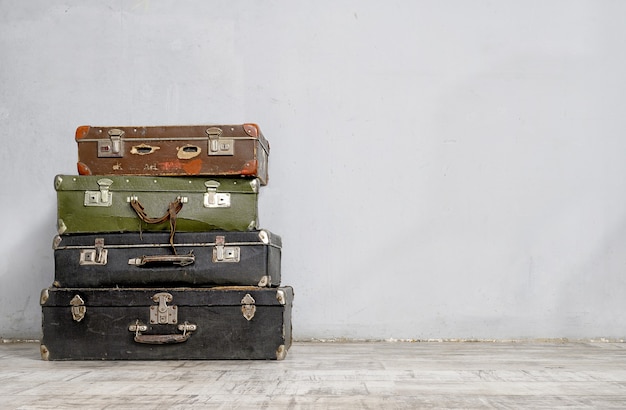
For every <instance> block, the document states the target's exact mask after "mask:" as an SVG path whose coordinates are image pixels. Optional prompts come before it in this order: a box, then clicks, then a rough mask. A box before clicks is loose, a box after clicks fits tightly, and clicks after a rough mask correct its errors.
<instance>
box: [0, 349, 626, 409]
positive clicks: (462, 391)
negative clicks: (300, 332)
mask: <svg viewBox="0 0 626 410" xmlns="http://www.w3.org/2000/svg"><path fill="white" fill-rule="evenodd" d="M0 403H1V406H0V408H2V409H7V410H10V409H20V410H21V409H42V410H43V409H74V408H75V409H115V410H125V409H163V408H168V409H190V408H191V409H193V408H198V409H263V408H272V409H273V408H279V409H319V408H322V409H381V408H385V409H421V408H423V409H429V408H433V409H445V408H454V409H489V408H497V409H520V408H529V409H624V408H626V344H622V343H600V342H598V343H538V342H524V343H522V342H519V343H513V342H511V343H504V342H502V343H498V342H496V343H487V342H476V343H474V342H472V343H469V342H463V343H461V342H458V343H457V342H442V343H441V342H439V343H438V342H428V343H422V342H420V343H410V342H362V343H356V342H354V343H338V342H337V343H322V342H299V343H295V344H294V346H292V348H291V349H290V351H289V353H288V354H287V358H286V359H285V360H284V361H278V362H277V361H106V362H104V361H73V362H45V361H42V360H41V359H40V357H39V345H38V344H37V343H3V344H0Z"/></svg>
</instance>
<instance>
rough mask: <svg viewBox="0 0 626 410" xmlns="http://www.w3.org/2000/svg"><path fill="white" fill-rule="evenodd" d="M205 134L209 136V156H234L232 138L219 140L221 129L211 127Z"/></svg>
mask: <svg viewBox="0 0 626 410" xmlns="http://www.w3.org/2000/svg"><path fill="white" fill-rule="evenodd" d="M205 132H206V133H207V134H208V136H209V150H208V154H209V156H211V155H234V154H235V144H234V140H233V139H232V138H220V137H221V136H222V129H221V128H217V127H211V128H208V129H207V130H206V131H205Z"/></svg>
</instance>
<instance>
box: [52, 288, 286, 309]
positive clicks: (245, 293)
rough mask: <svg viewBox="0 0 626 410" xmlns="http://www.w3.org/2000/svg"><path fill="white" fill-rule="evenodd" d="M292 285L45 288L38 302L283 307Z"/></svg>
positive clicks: (82, 304) (78, 304) (63, 305)
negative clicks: (273, 286)
mask: <svg viewBox="0 0 626 410" xmlns="http://www.w3.org/2000/svg"><path fill="white" fill-rule="evenodd" d="M293 295H294V293H293V288H292V287H290V286H283V287H279V288H261V287H256V286H223V287H211V288H123V289H122V288H54V287H50V288H46V289H43V290H42V291H41V298H40V304H41V305H42V306H45V307H66V308H67V310H68V314H71V308H72V307H73V306H85V307H86V314H89V307H119V308H127V307H141V306H146V307H150V306H158V305H159V303H161V304H164V303H165V304H167V305H168V306H198V307H200V306H243V305H254V306H284V305H290V304H291V303H292V301H293Z"/></svg>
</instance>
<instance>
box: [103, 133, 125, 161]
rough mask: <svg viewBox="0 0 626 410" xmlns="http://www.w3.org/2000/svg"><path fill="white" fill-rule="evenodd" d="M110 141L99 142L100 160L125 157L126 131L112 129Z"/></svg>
mask: <svg viewBox="0 0 626 410" xmlns="http://www.w3.org/2000/svg"><path fill="white" fill-rule="evenodd" d="M108 134H109V139H104V140H98V158H121V157H123V156H124V141H122V137H123V136H124V131H123V130H120V129H117V128H112V129H110V130H109V131H108Z"/></svg>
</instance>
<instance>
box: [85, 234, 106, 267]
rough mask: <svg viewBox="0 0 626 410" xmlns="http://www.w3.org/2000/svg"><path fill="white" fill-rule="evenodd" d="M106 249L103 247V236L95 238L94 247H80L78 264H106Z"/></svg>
mask: <svg viewBox="0 0 626 410" xmlns="http://www.w3.org/2000/svg"><path fill="white" fill-rule="evenodd" d="M107 254H108V251H107V250H106V249H104V238H96V240H95V244H94V249H81V250H80V259H79V261H78V264H79V265H81V266H84V265H106V264H107Z"/></svg>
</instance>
